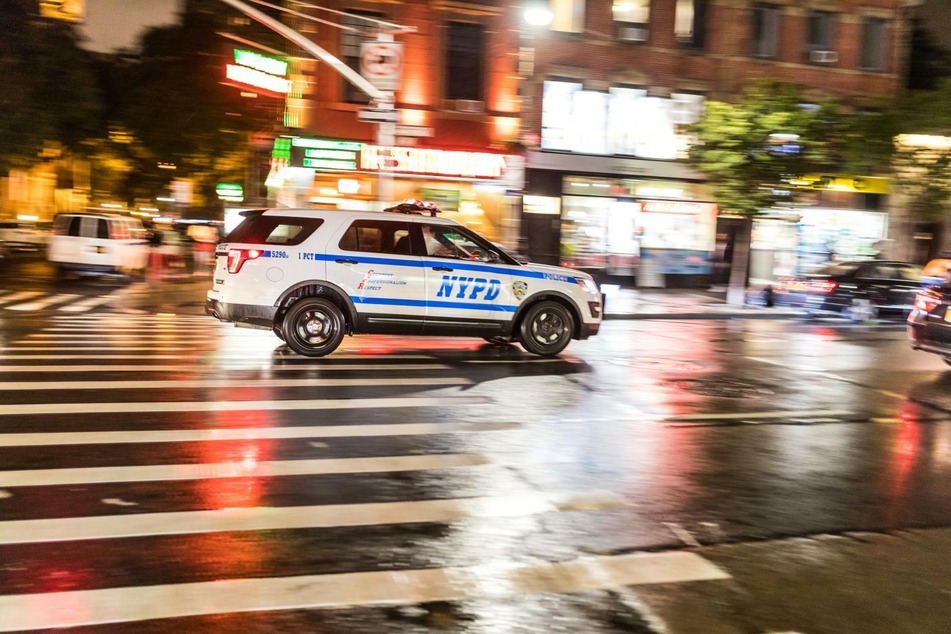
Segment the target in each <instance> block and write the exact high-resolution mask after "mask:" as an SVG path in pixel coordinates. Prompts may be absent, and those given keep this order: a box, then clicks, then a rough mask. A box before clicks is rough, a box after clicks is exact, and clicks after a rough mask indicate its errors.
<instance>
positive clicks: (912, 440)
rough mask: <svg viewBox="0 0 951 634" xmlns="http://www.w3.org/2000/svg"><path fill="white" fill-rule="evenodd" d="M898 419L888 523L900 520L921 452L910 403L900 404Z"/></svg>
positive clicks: (916, 422)
mask: <svg viewBox="0 0 951 634" xmlns="http://www.w3.org/2000/svg"><path fill="white" fill-rule="evenodd" d="M898 417H899V419H900V420H901V423H899V427H898V436H897V437H896V438H895V442H894V444H893V446H892V452H891V474H890V476H891V477H890V485H891V486H890V489H891V496H890V497H891V504H890V505H889V509H888V521H889V522H890V523H895V522H899V521H901V520H902V517H901V515H902V512H903V510H904V507H905V501H906V499H907V496H908V487H909V481H910V479H911V475H912V472H913V471H914V466H915V462H917V460H918V454H919V453H920V451H921V424H920V423H919V422H918V417H917V415H916V414H915V412H914V410H913V407H912V406H911V404H910V403H908V402H907V401H906V402H904V403H902V406H901V408H900V410H899V412H898Z"/></svg>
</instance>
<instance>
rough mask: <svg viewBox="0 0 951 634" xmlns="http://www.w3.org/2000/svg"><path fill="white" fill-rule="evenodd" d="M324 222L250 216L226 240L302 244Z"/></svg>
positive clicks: (313, 219) (316, 219) (258, 215)
mask: <svg viewBox="0 0 951 634" xmlns="http://www.w3.org/2000/svg"><path fill="white" fill-rule="evenodd" d="M323 223H324V221H323V219H321V218H289V217H286V216H264V215H260V214H255V215H253V216H249V217H247V218H245V219H244V221H242V222H241V224H240V225H238V226H237V227H235V228H234V229H233V230H232V231H231V233H229V234H228V235H226V236H225V238H224V241H225V242H241V243H244V244H287V245H292V246H293V245H295V244H300V243H301V242H303V241H304V240H306V239H307V238H309V237H310V236H311V235H312V234H313V233H314V232H315V231H317V228H318V227H320V225H322V224H323Z"/></svg>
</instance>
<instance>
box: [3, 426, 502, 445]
mask: <svg viewBox="0 0 951 634" xmlns="http://www.w3.org/2000/svg"><path fill="white" fill-rule="evenodd" d="M518 428H519V425H518V424H517V423H387V424H383V425H316V426H315V425H311V426H306V427H219V428H216V429H158V430H154V431H141V430H132V431H77V432H39V433H23V434H0V447H30V446H37V447H39V446H43V447H56V446H62V445H107V444H123V443H153V442H206V441H215V440H261V439H281V438H369V437H375V436H426V435H435V434H455V433H468V432H486V431H510V430H513V429H518Z"/></svg>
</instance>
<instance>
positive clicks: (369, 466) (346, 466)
mask: <svg viewBox="0 0 951 634" xmlns="http://www.w3.org/2000/svg"><path fill="white" fill-rule="evenodd" d="M491 462H492V461H491V460H490V459H489V458H488V457H487V456H483V455H481V454H426V455H421V456H384V457H380V458H321V459H316V460H272V461H264V462H254V461H242V462H217V463H204V464H169V465H144V466H138V465H136V466H129V467H84V468H75V469H26V470H20V471H0V487H17V486H52V485H64V484H95V483H100V484H101V483H105V482H111V483H115V482H154V481H157V480H205V479H208V478H263V477H273V476H290V475H327V474H334V473H380V472H385V471H423V470H430V469H450V468H453V467H473V466H478V465H484V464H490V463H491Z"/></svg>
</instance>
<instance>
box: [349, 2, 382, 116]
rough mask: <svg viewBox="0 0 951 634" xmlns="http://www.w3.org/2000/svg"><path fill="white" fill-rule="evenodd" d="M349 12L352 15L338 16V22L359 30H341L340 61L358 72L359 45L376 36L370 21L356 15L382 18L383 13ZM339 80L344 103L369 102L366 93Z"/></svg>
mask: <svg viewBox="0 0 951 634" xmlns="http://www.w3.org/2000/svg"><path fill="white" fill-rule="evenodd" d="M349 13H351V14H352V15H342V16H340V23H341V24H342V25H343V26H348V27H351V28H354V29H358V30H359V32H357V31H351V30H348V29H344V30H341V32H340V55H341V61H343V63H344V64H346V65H347V66H349V67H350V68H352V69H353V70H355V71H357V72H358V73H359V72H360V45H362V44H363V43H364V42H370V41H373V40H374V39H376V38H375V37H374V36H373V35H372V34H371V31H372V29H371V25H372V22H369V21H367V20H364V19H362V18H360V17H358V16H364V17H368V18H376V19H382V18H383V14H381V13H372V12H370V11H350V12H349ZM341 81H342V82H343V100H344V101H345V102H346V103H370V96H369V95H368V94H366V93H365V92H363V91H362V90H360V89H359V88H357V87H356V86H354V85H353V84H351V83H350V82H349V81H347V80H346V79H343V78H341Z"/></svg>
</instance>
